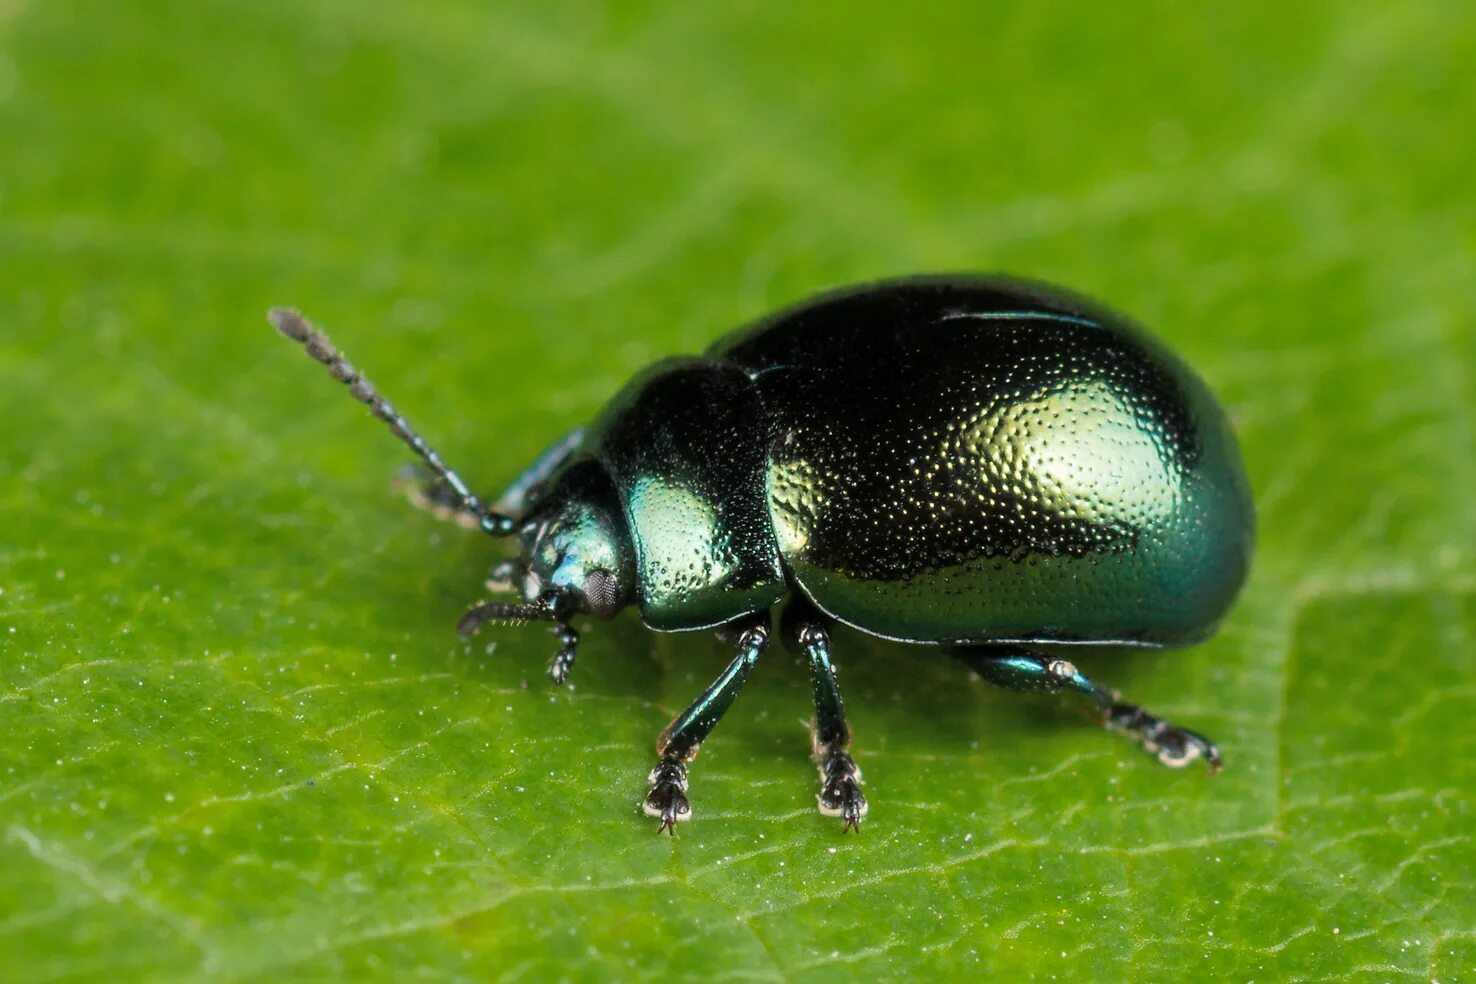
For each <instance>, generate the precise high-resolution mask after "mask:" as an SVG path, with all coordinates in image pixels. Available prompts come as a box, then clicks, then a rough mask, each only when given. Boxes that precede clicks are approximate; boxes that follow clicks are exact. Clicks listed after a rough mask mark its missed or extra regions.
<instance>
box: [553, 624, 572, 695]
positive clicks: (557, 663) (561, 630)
mask: <svg viewBox="0 0 1476 984" xmlns="http://www.w3.org/2000/svg"><path fill="white" fill-rule="evenodd" d="M554 635H556V636H558V637H559V651H558V652H556V653H554V657H553V659H552V660H550V661H549V664H548V675H549V678H550V679H552V680H553V682H554V683H563V682H564V681H565V680H567V679H569V671H570V670H572V669H573V668H574V654H575V650H577V649H578V648H579V633H578V632H575V631H574V627H573V626H572V625H569V624H568V623H567V622H559V623H556V624H555V625H554Z"/></svg>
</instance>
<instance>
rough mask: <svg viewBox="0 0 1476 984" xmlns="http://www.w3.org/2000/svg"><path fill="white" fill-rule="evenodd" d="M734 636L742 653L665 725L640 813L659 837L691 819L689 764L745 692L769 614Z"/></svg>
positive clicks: (748, 621)
mask: <svg viewBox="0 0 1476 984" xmlns="http://www.w3.org/2000/svg"><path fill="white" fill-rule="evenodd" d="M734 635H735V636H736V640H735V642H736V646H737V649H738V653H737V655H736V656H734V657H733V662H731V663H729V664H728V668H727V669H725V670H723V672H722V674H721V675H720V676H719V677H718V678H717V679H716V680H714V681H713V682H712V684H711V686H709V687H708V688H707V689H706V690H704V691H703V692H702V695H701V696H700V697H698V698H697V699H696V700H694V701H693V702H692V705H691V706H690V707H688V708H687V709H686V710H685V711H683V712H682V713H681V714H679V715H677V717H676V720H674V721H672V722H671V724H669V725H667V728H666V730H665V731H663V732H662V733H661V738H660V739H659V740H658V741H657V742H656V754H657V756H658V759H657V762H656V767H655V768H654V769H652V770H651V774H650V775H649V776H648V777H647V781H648V782H650V783H651V789H650V792H648V793H647V794H646V799H645V802H644V803H643V804H642V809H643V810H644V811H645V813H646V816H648V817H656V818H657V819H659V820H660V821H661V825H660V826H659V827H657V828H656V832H657V833H661V832H662V831H667V832H670V833H671V834H673V835H675V833H676V825H677V824H678V823H679V822H680V821H683V820H686V819H688V818H690V817H691V815H692V806H691V804H690V803H688V802H687V795H686V794H687V763H688V762H690V761H692V759H693V758H694V757H695V756H696V755H697V749H698V747H699V746H700V745H701V744H702V741H703V739H705V738H706V737H707V736H708V734H710V733H711V732H712V729H713V728H715V727H716V726H717V723H718V721H720V720H721V719H722V716H723V714H724V713H725V712H726V711H727V710H728V708H729V707H731V706H732V705H733V699H734V698H735V697H737V696H738V691H740V690H742V689H743V684H744V683H746V682H747V681H748V674H749V673H750V672H751V671H752V670H753V665H754V664H755V663H757V662H758V658H759V656H760V655H762V654H763V651H764V648H765V647H766V646H767V645H768V642H769V613H768V612H767V611H764V612H759V613H757V614H755V615H751V616H748V617H747V618H746V619H744V620H743V621H742V622H741V623H739V624H738V625H736V626H735V627H734Z"/></svg>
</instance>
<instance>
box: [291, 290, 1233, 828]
mask: <svg viewBox="0 0 1476 984" xmlns="http://www.w3.org/2000/svg"><path fill="white" fill-rule="evenodd" d="M272 321H273V323H274V324H275V325H276V326H277V328H278V329H279V330H281V331H282V332H283V333H284V334H286V335H287V336H289V337H290V338H292V339H294V340H296V341H298V342H300V343H302V344H303V345H304V346H305V347H306V348H307V350H308V352H309V353H310V354H311V355H312V356H313V357H314V358H316V359H318V360H319V361H321V362H323V363H325V364H326V365H328V367H329V369H330V371H331V372H332V374H333V375H334V376H335V378H337V379H339V380H340V381H342V382H345V383H347V384H348V385H349V387H350V390H351V391H352V392H353V394H354V395H355V396H356V397H357V398H358V399H359V400H361V401H362V402H364V403H366V404H367V405H368V406H369V407H370V408H371V410H373V412H374V413H375V415H376V416H378V417H380V418H381V419H383V420H384V421H386V422H387V423H388V424H389V425H390V427H391V429H392V430H393V431H394V432H395V433H396V434H397V435H398V436H399V437H400V438H401V439H402V440H404V441H405V442H406V443H408V444H409V445H410V446H411V447H412V448H413V449H414V450H415V451H416V452H417V453H418V454H419V455H420V456H421V458H422V459H423V460H424V461H425V462H426V464H427V465H428V466H429V469H430V471H431V472H432V473H433V475H432V477H431V478H430V481H429V484H428V485H427V486H426V487H425V489H424V496H425V499H426V500H427V501H429V502H431V503H433V504H438V505H440V506H442V507H445V508H449V509H451V510H453V511H454V512H456V513H457V514H458V515H459V516H461V517H462V518H464V519H467V520H469V521H471V522H472V523H474V524H475V525H477V526H479V527H480V528H481V529H483V530H485V531H486V532H488V533H490V534H492V535H494V536H508V535H514V534H515V535H517V536H518V537H519V538H520V540H521V544H522V554H521V557H520V558H519V559H518V560H515V561H509V562H506V563H504V564H501V565H499V566H498V568H496V569H494V572H493V582H494V583H496V584H501V585H503V586H506V587H515V588H517V589H518V590H520V591H521V593H522V595H523V601H522V602H520V603H496V602H489V603H485V604H481V605H477V606H476V607H474V608H472V609H471V610H470V611H469V612H468V613H467V615H466V616H465V617H464V618H463V619H462V622H461V626H460V628H461V631H462V632H463V633H471V632H474V631H476V629H477V628H478V627H480V626H481V625H483V624H485V623H486V622H489V621H494V620H513V621H535V620H543V621H549V622H552V623H553V624H554V628H555V632H556V634H557V635H558V636H559V639H560V642H561V648H560V649H559V652H558V653H557V655H556V656H555V657H554V659H553V662H552V664H551V667H550V672H551V674H552V676H553V678H554V680H555V681H562V680H563V679H565V677H566V676H567V674H568V672H569V670H570V668H571V666H572V664H573V661H574V653H575V647H576V645H577V642H578V635H577V633H576V632H575V631H574V629H573V628H572V627H571V625H570V621H571V619H572V618H573V617H574V616H575V615H577V614H581V613H582V614H588V615H593V616H596V617H599V618H610V617H613V616H614V615H615V614H616V613H617V612H619V611H620V610H622V609H623V608H625V607H627V606H628V605H630V604H635V605H636V606H637V607H638V608H639V610H640V615H641V618H642V620H643V621H644V622H645V623H646V624H647V625H648V626H650V627H651V628H653V629H657V630H660V631H681V630H692V629H717V630H718V631H719V632H720V634H722V635H723V636H724V638H726V639H728V640H730V641H731V642H732V643H733V645H734V646H735V647H736V650H737V653H736V656H735V658H734V659H733V662H732V663H731V664H730V665H729V666H728V668H727V669H726V670H724V672H723V673H722V675H721V676H719V677H718V679H717V680H716V681H714V682H713V684H712V685H711V686H710V687H709V688H708V689H707V690H706V691H705V692H704V693H703V694H702V695H701V696H700V697H698V698H697V700H696V701H694V702H693V704H692V706H691V707H689V708H688V709H687V710H686V711H684V712H683V713H682V714H681V715H680V716H678V717H677V719H676V720H675V721H673V722H672V724H671V725H670V727H668V728H667V729H666V731H665V732H664V733H663V734H662V736H661V739H660V741H659V743H658V761H657V764H656V767H655V768H654V769H653V770H652V771H651V775H650V777H649V781H650V791H649V792H648V794H647V796H646V798H645V801H644V809H645V811H646V812H647V813H648V814H649V815H651V816H653V817H656V818H659V820H660V822H661V825H660V828H659V829H662V830H673V828H674V826H675V824H676V823H677V822H678V821H681V820H685V819H687V818H688V817H689V816H690V814H691V808H690V805H689V803H688V800H687V796H686V790H687V764H688V763H689V762H690V761H691V759H692V757H693V756H694V755H695V754H696V753H697V749H698V746H699V745H700V743H701V742H702V741H703V739H705V738H706V737H707V735H708V733H709V732H710V731H711V730H712V728H713V727H714V726H715V725H716V724H717V722H718V720H719V719H720V718H721V717H722V715H723V713H724V712H725V711H726V710H727V709H728V707H729V706H730V705H731V704H732V702H733V699H734V697H735V696H736V695H737V693H738V691H739V690H740V689H741V688H742V686H743V683H744V681H745V680H746V679H747V678H748V674H749V671H750V670H751V669H752V667H753V665H754V663H755V662H756V661H757V659H758V658H759V656H760V654H761V653H762V652H763V651H764V649H765V647H766V645H767V643H768V641H769V635H770V626H771V620H770V615H769V613H770V611H771V609H774V608H775V607H776V606H778V605H780V604H781V603H782V602H785V601H786V600H787V601H788V604H787V605H786V606H785V608H784V622H785V630H786V631H785V632H784V635H785V637H786V638H787V639H788V641H789V642H790V643H791V644H792V645H793V646H794V647H795V648H796V649H797V650H798V651H799V652H800V653H801V654H802V655H803V656H804V657H805V658H806V659H808V661H809V664H810V668H811V680H812V683H813V687H814V695H815V722H814V728H813V739H814V755H815V761H816V764H817V765H818V767H819V769H820V776H821V792H820V795H819V803H820V809H821V812H823V813H825V814H827V815H832V816H838V817H841V818H842V819H843V820H844V823H845V827H847V828H849V827H856V826H859V824H860V821H861V818H862V816H864V815H865V813H866V799H865V797H864V796H863V795H862V793H861V788H860V781H861V773H860V770H859V769H858V768H857V767H856V764H855V762H854V761H853V760H852V758H851V756H850V754H849V751H848V748H849V745H850V729H849V727H848V726H847V724H846V721H845V715H844V711H843V708H842V702H841V695H840V691H839V689H838V688H837V686H836V681H835V673H834V668H833V666H832V664H831V659H830V633H829V629H830V627H831V626H832V625H833V624H834V623H836V622H841V623H844V624H847V625H851V626H854V627H855V628H857V629H859V630H861V631H862V632H865V633H869V634H871V635H876V636H881V637H884V638H889V639H896V640H901V641H904V642H912V643H930V644H941V645H946V646H947V647H949V649H950V651H952V652H953V653H954V654H955V655H958V656H959V657H961V658H962V659H963V660H964V661H965V662H966V663H967V664H968V665H969V666H970V667H972V668H973V669H974V670H975V671H976V672H978V673H979V674H980V675H981V676H983V677H984V678H985V679H987V680H989V681H991V682H993V683H995V684H998V685H1000V686H1003V687H1006V688H1009V689H1013V690H1021V691H1039V692H1050V691H1061V690H1070V691H1075V692H1077V693H1080V694H1083V695H1085V696H1086V697H1087V698H1089V699H1090V700H1091V701H1092V702H1093V704H1094V705H1095V707H1096V709H1097V710H1098V712H1099V713H1100V714H1101V715H1102V718H1103V720H1104V722H1105V723H1106V724H1108V725H1109V726H1110V727H1113V728H1115V729H1118V730H1121V731H1124V732H1126V733H1128V734H1129V735H1131V736H1132V737H1134V738H1136V739H1137V740H1138V741H1139V742H1140V743H1141V744H1142V745H1144V746H1145V747H1146V748H1147V749H1148V750H1149V751H1150V752H1153V753H1154V754H1156V755H1157V756H1158V758H1159V759H1160V760H1161V761H1163V762H1164V763H1166V764H1168V765H1173V766H1180V765H1184V764H1187V763H1188V762H1190V761H1193V760H1194V759H1196V758H1203V759H1205V760H1206V762H1207V763H1208V765H1209V766H1210V768H1211V769H1215V768H1218V767H1219V765H1220V754H1219V751H1218V749H1217V748H1216V747H1215V745H1214V744H1213V743H1212V742H1210V741H1209V740H1208V739H1207V738H1205V737H1204V736H1202V735H1199V734H1196V733H1195V732H1193V731H1189V730H1187V729H1184V728H1178V727H1175V726H1173V725H1170V724H1168V723H1167V722H1165V721H1163V720H1162V719H1160V718H1158V717H1155V716H1154V715H1152V714H1150V713H1148V712H1147V711H1145V710H1144V709H1142V708H1140V707H1138V706H1137V705H1134V704H1128V703H1124V702H1121V701H1119V700H1118V699H1117V695H1116V694H1115V693H1114V692H1113V691H1111V690H1109V689H1107V688H1105V687H1103V686H1100V685H1098V684H1096V683H1094V682H1092V681H1091V680H1088V679H1087V678H1086V677H1085V676H1083V675H1082V673H1081V672H1080V671H1079V670H1078V669H1077V668H1076V667H1075V665H1073V664H1072V662H1071V661H1070V660H1069V659H1067V658H1065V657H1064V656H1063V655H1062V654H1063V652H1064V651H1065V649H1064V647H1066V646H1069V645H1072V644H1087V643H1089V644H1095V645H1125V646H1139V647H1142V646H1174V645H1183V644H1187V643H1191V642H1195V641H1197V640H1200V639H1202V638H1204V637H1205V636H1207V635H1208V634H1209V633H1210V632H1211V631H1213V629H1214V627H1215V625H1216V623H1217V622H1218V621H1219V619H1220V618H1221V616H1222V615H1223V614H1224V613H1225V611H1226V609H1227V608H1228V607H1229V605H1230V603H1231V601H1232V600H1233V598H1234V596H1235V594H1236V592H1237V591H1238V590H1239V588H1240V585H1241V583H1242V581H1243V580H1244V578H1245V574H1246V570H1247V567H1248V565H1249V562H1250V555H1251V546H1252V539H1253V529H1254V515H1253V509H1252V504H1251V497H1250V491H1249V487H1248V485H1247V483H1246V480H1245V476H1244V472H1243V470H1242V468H1241V464H1240V458H1239V454H1238V451H1237V448H1236V444H1235V439H1234V437H1233V435H1232V434H1231V431H1230V428H1229V425H1228V423H1227V422H1226V419H1225V416H1224V414H1223V412H1222V411H1221V410H1220V408H1219V406H1218V405H1217V403H1216V402H1215V400H1214V397H1213V396H1212V395H1211V394H1210V392H1209V390H1208V389H1207V388H1206V387H1205V385H1204V383H1203V382H1201V381H1200V379H1199V378H1198V377H1197V376H1195V374H1194V373H1193V372H1192V371H1191V370H1190V369H1189V368H1188V367H1187V366H1185V365H1184V364H1183V363H1182V362H1180V361H1179V360H1178V359H1176V358H1175V357H1174V356H1173V355H1172V354H1170V353H1169V352H1168V351H1167V350H1165V349H1164V348H1163V347H1162V346H1160V345H1159V344H1157V343H1156V342H1155V341H1153V340H1152V339H1151V338H1149V337H1148V336H1147V335H1146V334H1144V333H1143V332H1142V331H1141V330H1139V329H1138V328H1136V327H1135V326H1133V325H1132V324H1131V323H1130V322H1128V321H1127V320H1126V319H1124V318H1122V317H1121V316H1119V315H1116V314H1114V313H1112V312H1110V311H1107V310H1104V309H1103V308H1101V307H1098V306H1096V305H1094V304H1092V303H1090V302H1088V301H1085V300H1083V299H1081V298H1078V297H1075V296H1073V295H1071V294H1068V293H1065V292H1063V291H1060V290H1057V289H1054V288H1048V287H1044V286H1041V285H1036V284H1028V283H1022V282H1018V281H1011V280H1004V279H999V278H983V277H970V276H941V277H924V278H911V279H906V280H896V281H887V282H882V283H877V284H870V285H864V286H860V287H855V288H850V289H847V290H842V291H838V292H835V293H830V294H825V295H822V296H820V297H818V298H815V299H813V300H810V301H808V302H806V303H804V304H801V305H799V306H797V307H794V308H791V309H789V310H786V311H783V312H781V313H779V314H777V315H774V316H772V317H770V318H767V319H765V320H763V321H760V322H758V323H757V324H755V325H753V326H751V327H749V328H746V329H743V330H741V331H739V332H737V333H736V334H734V335H732V336H730V337H728V338H726V339H724V340H722V341H720V342H719V343H717V344H716V345H715V346H714V347H713V348H712V349H711V350H709V351H708V353H707V354H706V355H705V356H702V357H698V358H681V359H672V360H669V361H665V362H661V363H658V364H657V365H655V366H652V367H651V368H650V369H649V370H647V371H646V372H644V373H642V374H641V375H640V376H638V377H637V378H636V379H635V380H634V381H632V382H631V383H630V384H629V385H628V386H627V387H626V388H625V389H624V390H623V391H622V392H621V393H620V394H619V395H618V396H616V397H615V399H614V400H613V401H611V403H610V404H609V406H608V407H607V408H606V409H605V410H604V412H603V413H602V414H601V415H600V416H599V417H598V418H597V419H596V420H595V422H594V423H593V424H592V425H591V426H589V427H588V428H586V429H581V430H578V431H575V432H574V433H572V434H570V435H568V436H567V437H565V438H564V439H563V440H561V441H560V442H558V443H557V444H555V445H554V446H553V447H552V448H550V450H549V451H548V452H546V453H545V454H544V455H542V456H541V457H540V458H539V459H538V461H537V462H535V463H534V465H533V466H532V467H531V468H530V469H529V470H528V471H527V472H526V473H525V474H524V475H523V476H522V477H520V478H519V479H518V480H517V481H516V482H515V483H514V484H513V485H512V487H511V488H510V489H508V491H507V492H506V493H504V495H503V496H502V497H501V498H500V499H499V500H498V501H497V502H496V503H495V504H493V505H492V506H487V505H485V504H484V503H483V501H482V500H481V499H480V498H478V497H477V496H476V495H474V494H473V493H472V492H471V491H470V489H469V488H468V486H467V485H466V483H465V482H463V481H462V479H461V478H460V477H459V476H458V475H457V474H456V473H455V472H453V471H452V470H450V469H449V468H447V467H446V466H445V464H444V463H443V462H442V461H441V459H440V457H439V456H438V455H437V454H436V453H435V451H433V450H431V449H430V447H429V446H427V445H426V443H425V441H424V440H423V439H421V438H420V436H419V435H418V434H416V433H415V432H414V431H413V430H412V429H411V428H410V427H409V425H408V424H407V423H406V422H405V420H404V418H403V417H401V416H400V415H399V414H398V413H397V412H395V410H394V409H393V408H392V407H390V405H389V404H388V403H386V402H385V401H384V400H383V399H382V398H381V397H380V396H379V395H378V394H377V393H376V392H375V390H374V389H373V387H372V386H370V385H369V383H368V382H367V381H366V380H365V379H364V378H363V377H362V376H361V375H359V373H358V372H357V371H356V370H354V369H353V368H352V367H351V366H350V365H349V364H348V363H347V362H346V361H344V360H343V358H342V357H341V356H339V355H338V353H337V352H336V351H335V350H334V349H333V346H332V345H331V344H330V343H329V342H328V340H327V338H326V337H325V336H324V335H323V334H322V333H321V332H318V331H317V330H316V329H314V328H312V327H311V326H310V325H309V324H308V323H307V322H306V321H304V320H303V319H302V318H301V317H300V316H299V315H297V314H296V313H294V312H290V311H285V310H277V311H274V312H273V313H272Z"/></svg>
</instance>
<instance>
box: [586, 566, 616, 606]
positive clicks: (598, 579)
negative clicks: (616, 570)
mask: <svg viewBox="0 0 1476 984" xmlns="http://www.w3.org/2000/svg"><path fill="white" fill-rule="evenodd" d="M584 598H585V604H587V605H588V606H589V613H590V614H591V615H597V616H599V617H600V618H609V617H610V616H612V615H614V614H615V613H616V612H617V611H619V610H620V586H619V584H617V583H616V581H615V575H614V574H612V573H611V572H609V571H607V570H605V569H604V568H597V569H595V570H593V571H590V572H589V574H588V575H587V576H586V577H585V579H584Z"/></svg>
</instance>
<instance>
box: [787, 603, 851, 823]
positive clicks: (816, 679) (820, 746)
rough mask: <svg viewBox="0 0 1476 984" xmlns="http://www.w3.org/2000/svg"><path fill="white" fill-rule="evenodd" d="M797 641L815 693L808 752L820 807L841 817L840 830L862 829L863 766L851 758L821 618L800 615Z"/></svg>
mask: <svg viewBox="0 0 1476 984" xmlns="http://www.w3.org/2000/svg"><path fill="white" fill-rule="evenodd" d="M795 642H796V644H797V645H798V648H799V650H800V652H802V653H803V654H804V656H805V658H806V659H807V660H808V661H809V664H810V687H811V689H812V690H813V691H814V695H815V720H814V722H813V724H812V725H811V728H810V738H811V747H812V752H811V754H812V755H813V757H814V760H815V765H816V767H817V768H818V769H819V770H820V795H819V796H818V797H817V799H818V800H819V803H820V812H821V813H823V814H825V815H826V816H827V817H840V818H841V820H842V826H841V831H842V833H844V832H845V831H847V830H853V829H854V830H857V831H859V830H860V829H861V818H862V817H864V816H866V797H865V796H863V795H862V794H861V770H860V769H859V768H858V767H857V766H856V763H855V761H854V760H853V759H852V758H851V755H850V752H849V751H848V749H849V748H850V745H851V728H850V725H848V724H846V709H845V704H844V702H843V701H842V700H841V692H840V687H839V686H837V685H836V682H835V667H834V666H833V665H832V664H831V662H830V633H829V632H827V631H826V629H825V625H824V623H822V622H820V621H819V620H810V619H804V620H803V621H801V622H800V624H799V625H798V626H797V628H796V630H795Z"/></svg>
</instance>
